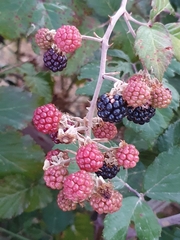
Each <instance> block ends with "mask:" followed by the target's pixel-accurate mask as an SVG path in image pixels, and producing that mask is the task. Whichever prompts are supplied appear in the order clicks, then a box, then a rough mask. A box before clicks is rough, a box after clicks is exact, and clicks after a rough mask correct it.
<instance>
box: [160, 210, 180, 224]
mask: <svg viewBox="0 0 180 240" xmlns="http://www.w3.org/2000/svg"><path fill="white" fill-rule="evenodd" d="M158 221H159V224H160V225H161V227H169V226H172V225H176V224H180V213H179V214H176V215H173V216H170V217H165V218H161V219H159V220H158Z"/></svg>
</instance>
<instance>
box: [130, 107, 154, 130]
mask: <svg viewBox="0 0 180 240" xmlns="http://www.w3.org/2000/svg"><path fill="white" fill-rule="evenodd" d="M155 112H156V109H155V108H153V107H152V106H150V105H145V106H141V107H136V108H133V107H128V109H127V119H128V120H129V121H133V122H134V123H137V124H140V125H143V124H144V123H147V122H149V121H150V119H151V118H152V117H153V116H154V115H155Z"/></svg>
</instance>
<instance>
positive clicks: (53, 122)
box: [32, 103, 62, 134]
mask: <svg viewBox="0 0 180 240" xmlns="http://www.w3.org/2000/svg"><path fill="white" fill-rule="evenodd" d="M61 115H62V113H61V112H60V111H59V110H58V109H57V108H56V107H55V105H54V104H52V103H49V104H46V105H43V106H41V107H38V108H36V109H35V111H34V115H33V119H32V120H33V123H34V126H35V127H36V128H37V130H38V131H39V132H43V133H49V134H50V133H53V132H56V131H57V130H58V126H59V121H60V118H61Z"/></svg>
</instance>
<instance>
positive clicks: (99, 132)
mask: <svg viewBox="0 0 180 240" xmlns="http://www.w3.org/2000/svg"><path fill="white" fill-rule="evenodd" d="M92 130H93V134H94V136H95V137H96V138H107V139H108V140H111V139H113V138H115V136H116V134H117V127H116V126H115V125H114V124H113V123H110V122H103V121H100V122H99V123H95V124H93V129H92Z"/></svg>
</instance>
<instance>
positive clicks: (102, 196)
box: [89, 183, 123, 214]
mask: <svg viewBox="0 0 180 240" xmlns="http://www.w3.org/2000/svg"><path fill="white" fill-rule="evenodd" d="M122 199H123V196H122V195H121V194H120V193H119V192H118V191H114V190H113V189H111V188H109V187H108V186H107V183H105V184H104V185H102V186H101V187H100V189H98V190H97V192H95V193H93V194H92V196H91V198H90V201H89V202H90V205H91V207H92V208H93V209H94V210H95V211H96V212H98V213H99V214H103V213H113V212H116V211H118V210H119V209H120V207H121V206H122Z"/></svg>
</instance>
